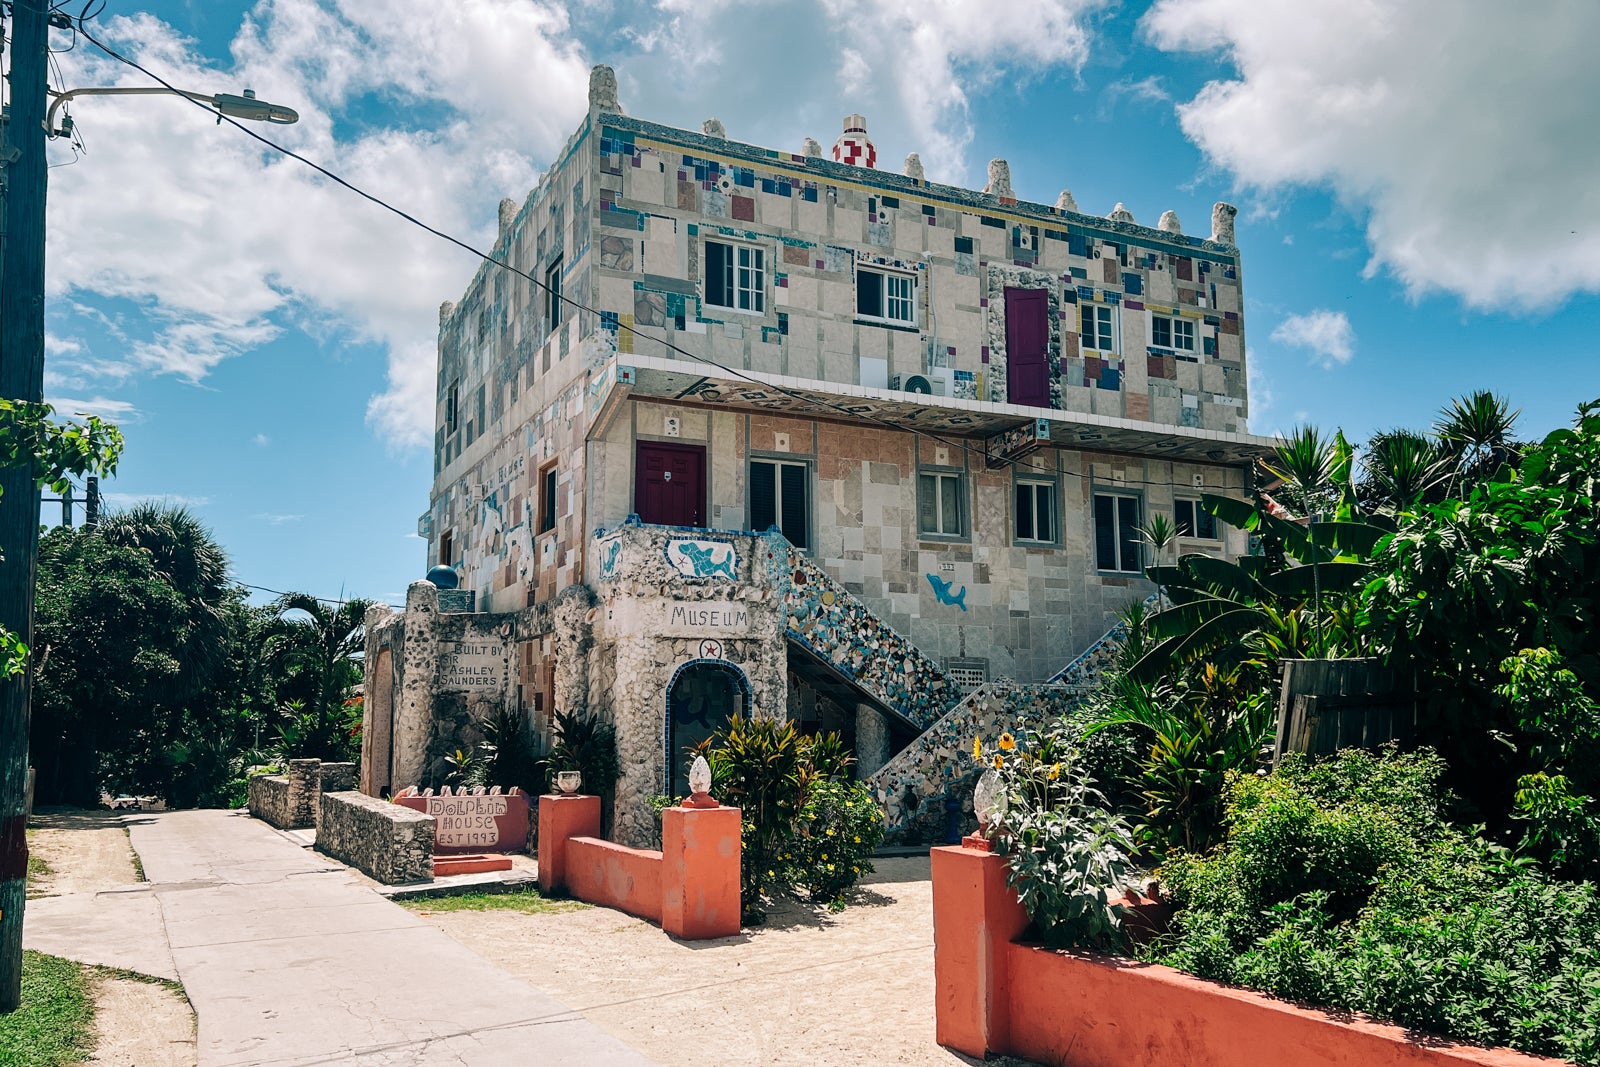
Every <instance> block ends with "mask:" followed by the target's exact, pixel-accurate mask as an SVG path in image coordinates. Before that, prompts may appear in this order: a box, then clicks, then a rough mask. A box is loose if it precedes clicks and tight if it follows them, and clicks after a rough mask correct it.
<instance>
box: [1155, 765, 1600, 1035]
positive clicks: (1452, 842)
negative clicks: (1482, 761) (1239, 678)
mask: <svg viewBox="0 0 1600 1067" xmlns="http://www.w3.org/2000/svg"><path fill="white" fill-rule="evenodd" d="M1444 772H1445V768H1444V764H1443V762H1442V761H1441V760H1440V759H1439V758H1438V757H1437V756H1435V755H1434V754H1432V753H1431V752H1417V753H1409V754H1399V753H1396V752H1394V751H1392V750H1390V751H1387V752H1385V753H1383V754H1382V755H1373V754H1371V753H1366V752H1361V751H1359V750H1345V751H1343V752H1341V753H1339V754H1338V755H1336V756H1333V757H1330V758H1329V759H1327V760H1324V761H1321V762H1317V763H1311V762H1309V761H1306V760H1304V759H1301V758H1291V759H1286V760H1285V761H1284V762H1283V763H1282V764H1281V765H1280V767H1279V769H1278V770H1277V771H1276V772H1274V773H1273V774H1272V775H1270V776H1267V777H1265V778H1255V777H1243V776H1235V778H1234V779H1233V780H1232V781H1231V783H1230V787H1229V791H1228V795H1227V804H1226V813H1227V825H1228V838H1227V841H1226V843H1225V844H1224V845H1223V846H1222V847H1220V848H1218V849H1216V850H1214V851H1212V852H1211V853H1208V854H1206V855H1195V854H1192V853H1185V854H1177V855H1174V856H1171V857H1169V859H1168V861H1167V862H1166V863H1165V864H1164V865H1163V867H1162V869H1161V874H1162V879H1163V883H1164V885H1165V886H1166V889H1167V891H1168V893H1169V895H1170V896H1171V898H1172V900H1173V901H1174V902H1175V903H1176V904H1177V905H1178V906H1179V911H1178V913H1177V915H1176V916H1175V918H1174V922H1173V928H1172V930H1171V931H1170V932H1169V934H1168V935H1167V936H1166V937H1165V938H1163V939H1161V940H1160V941H1158V942H1156V943H1155V944H1153V945H1151V946H1149V947H1148V948H1147V949H1145V950H1144V954H1145V955H1146V956H1147V957H1148V958H1151V959H1155V960H1158V961H1160V962H1162V963H1167V964H1169V965H1171V966H1175V967H1178V968H1180V969H1182V970H1186V971H1189V972H1191V973H1193V974H1197V975H1199V976H1201V977H1204V978H1211V979H1216V980H1219V981H1225V982H1230V983H1233V984H1237V985H1243V986H1248V987H1250V988H1254V989H1259V990H1262V991H1264V992H1267V993H1270V994H1272V995H1274V996H1279V997H1284V998H1287V999H1294V1000H1300V1001H1306V1002H1309V1003H1313V1004H1318V1005H1322V1006H1326V1007H1332V1008H1341V1009H1347V1010H1352V1011H1362V1012H1367V1013H1369V1014H1372V1015H1376V1016H1378V1017H1380V1018H1386V1019H1390V1020H1393V1021H1394V1022H1396V1023H1399V1024H1401V1025H1403V1026H1408V1027H1413V1028H1416V1029H1419V1030H1425V1031H1431V1032H1434V1033H1438V1034H1442V1035H1444V1036H1447V1037H1451V1038H1455V1039H1457V1040H1462V1041H1467V1042H1471V1043H1474V1044H1481V1045H1509V1046H1510V1047H1513V1048H1517V1049H1521V1050H1523V1051H1526V1052H1531V1053H1535V1054H1540V1055H1556V1056H1563V1057H1566V1058H1569V1059H1573V1060H1576V1061H1577V1062H1579V1063H1583V1064H1600V895H1597V892H1596V889H1595V886H1594V885H1593V884H1591V883H1582V884H1576V885H1575V884H1571V883H1565V882H1560V881H1557V880H1555V879H1553V878H1551V877H1550V876H1549V875H1548V874H1547V873H1545V872H1544V871H1541V870H1540V869H1539V867H1538V865H1537V864H1536V863H1534V862H1533V861H1532V860H1529V859H1527V858H1524V857H1518V856H1516V855H1514V854H1512V853H1510V852H1508V851H1507V850H1506V849H1504V848H1500V847H1498V846H1495V845H1491V844H1488V843H1485V842H1483V841H1482V840H1479V839H1476V838H1471V837H1469V836H1468V835H1466V834H1464V833H1462V832H1461V831H1460V830H1458V829H1457V828H1455V827H1454V826H1452V825H1451V824H1450V823H1449V822H1448V821H1446V818H1445V814H1446V812H1447V811H1448V809H1449V806H1450V804H1451V803H1452V798H1450V797H1449V795H1448V794H1447V793H1445V792H1444V790H1443V789H1442V788H1441V787H1440V785H1439V782H1440V780H1441V778H1442V777H1443V774H1444Z"/></svg>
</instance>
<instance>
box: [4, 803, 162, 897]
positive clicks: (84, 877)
mask: <svg viewBox="0 0 1600 1067" xmlns="http://www.w3.org/2000/svg"><path fill="white" fill-rule="evenodd" d="M28 828H29V829H31V830H33V831H34V832H33V833H32V834H30V835H29V841H28V850H29V851H30V852H31V853H32V854H33V855H35V856H37V857H38V858H39V859H41V860H43V861H44V862H45V864H46V865H47V866H48V867H49V868H50V870H49V873H48V874H45V875H44V876H43V877H41V878H40V879H39V880H38V881H36V882H35V883H34V884H33V886H31V887H30V888H29V891H28V893H29V895H30V896H35V897H58V896H66V895H68V894H69V893H98V892H99V891H101V890H102V889H115V888H116V887H117V886H121V885H132V884H133V883H135V882H138V881H140V880H141V879H140V878H139V872H138V870H137V869H136V868H135V867H134V865H133V849H131V848H130V847H128V831H127V830H125V829H123V826H122V820H121V819H120V818H118V817H117V816H116V815H114V814H112V813H111V812H109V811H80V810H66V811H47V812H35V813H34V815H33V818H31V819H30V820H28Z"/></svg>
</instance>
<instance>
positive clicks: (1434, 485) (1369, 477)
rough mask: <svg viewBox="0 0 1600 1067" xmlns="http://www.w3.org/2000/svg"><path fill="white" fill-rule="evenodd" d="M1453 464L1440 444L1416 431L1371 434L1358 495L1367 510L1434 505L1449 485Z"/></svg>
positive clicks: (1401, 508)
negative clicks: (1424, 504)
mask: <svg viewBox="0 0 1600 1067" xmlns="http://www.w3.org/2000/svg"><path fill="white" fill-rule="evenodd" d="M1452 466H1453V460H1452V459H1451V457H1450V456H1448V455H1446V454H1445V453H1444V451H1443V450H1442V449H1441V448H1440V446H1439V444H1438V443H1437V442H1435V441H1434V440H1432V439H1431V438H1429V437H1428V436H1427V435H1426V434H1420V433H1417V432H1416V431H1415V430H1384V431H1382V432H1381V433H1376V434H1373V436H1372V439H1371V440H1370V441H1368V442H1367V448H1366V454H1365V455H1364V456H1362V458H1361V474H1362V478H1361V484H1360V486H1359V487H1358V490H1357V491H1358V494H1359V496H1360V498H1361V503H1362V506H1364V507H1366V508H1368V509H1369V510H1379V509H1383V510H1387V511H1390V512H1402V511H1409V510H1411V509H1412V508H1414V507H1416V506H1417V505H1418V504H1420V503H1435V502H1437V501H1438V499H1440V498H1441V497H1442V496H1443V493H1444V489H1445V486H1446V485H1448V483H1449V481H1450V474H1451V468H1452Z"/></svg>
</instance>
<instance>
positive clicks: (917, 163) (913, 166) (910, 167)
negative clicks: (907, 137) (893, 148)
mask: <svg viewBox="0 0 1600 1067" xmlns="http://www.w3.org/2000/svg"><path fill="white" fill-rule="evenodd" d="M905 175H906V177H907V178H910V179H912V180H914V181H919V182H920V181H926V180H927V175H926V174H924V173H923V170H922V157H921V156H919V155H917V153H915V152H913V153H911V154H910V155H909V156H907V157H906V165H905Z"/></svg>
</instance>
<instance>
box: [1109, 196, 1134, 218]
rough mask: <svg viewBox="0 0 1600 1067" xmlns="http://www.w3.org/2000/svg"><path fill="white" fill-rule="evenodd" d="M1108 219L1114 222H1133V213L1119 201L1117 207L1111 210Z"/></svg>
mask: <svg viewBox="0 0 1600 1067" xmlns="http://www.w3.org/2000/svg"><path fill="white" fill-rule="evenodd" d="M1106 218H1108V219H1110V220H1111V221H1112V222H1132V221H1133V212H1131V211H1129V210H1128V205H1126V204H1124V203H1123V202H1122V201H1120V200H1118V201H1117V206H1116V207H1114V208H1112V209H1111V214H1109V215H1107V216H1106Z"/></svg>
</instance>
